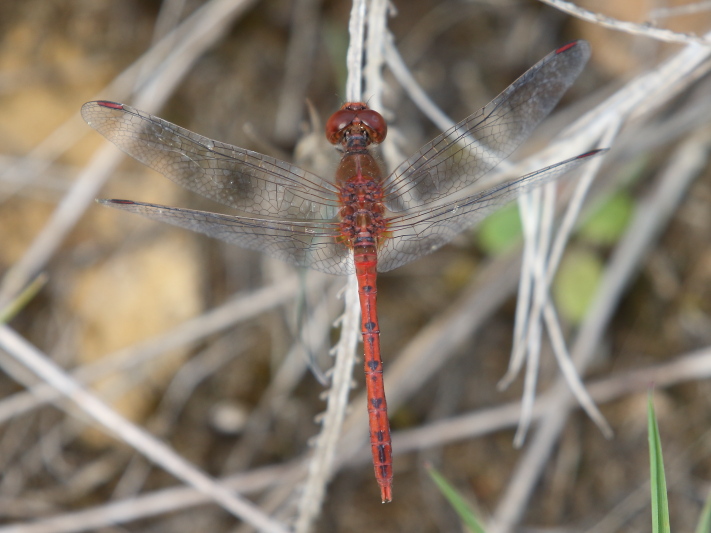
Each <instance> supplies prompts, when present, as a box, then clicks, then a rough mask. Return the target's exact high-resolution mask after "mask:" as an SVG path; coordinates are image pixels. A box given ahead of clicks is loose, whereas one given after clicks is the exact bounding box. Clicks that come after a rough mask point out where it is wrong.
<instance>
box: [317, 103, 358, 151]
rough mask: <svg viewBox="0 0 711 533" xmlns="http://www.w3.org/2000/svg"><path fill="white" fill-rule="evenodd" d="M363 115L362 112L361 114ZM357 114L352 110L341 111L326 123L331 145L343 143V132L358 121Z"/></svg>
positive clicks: (327, 135) (327, 136)
mask: <svg viewBox="0 0 711 533" xmlns="http://www.w3.org/2000/svg"><path fill="white" fill-rule="evenodd" d="M360 113H362V111H361V112H360ZM356 116H357V113H356V112H355V111H352V110H350V109H339V110H338V111H336V112H335V113H334V114H333V115H331V118H329V119H328V122H326V138H327V139H328V142H330V143H331V144H338V143H339V142H341V137H342V136H343V130H345V129H346V128H347V127H348V126H350V125H351V124H352V123H353V121H354V120H355V119H356Z"/></svg>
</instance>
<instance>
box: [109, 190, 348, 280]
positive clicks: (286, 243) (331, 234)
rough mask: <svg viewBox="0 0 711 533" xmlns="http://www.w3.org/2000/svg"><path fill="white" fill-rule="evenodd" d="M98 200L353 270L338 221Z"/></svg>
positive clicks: (274, 252) (309, 263) (329, 267)
mask: <svg viewBox="0 0 711 533" xmlns="http://www.w3.org/2000/svg"><path fill="white" fill-rule="evenodd" d="M99 203H101V204H103V205H108V206H110V207H114V208H116V209H121V210H122V211H129V212H131V213H137V214H139V215H143V216H144V217H148V218H151V219H153V220H158V221H161V222H167V223H168V224H172V225H174V226H179V227H181V228H186V229H189V230H192V231H197V232H199V233H204V234H205V235H209V236H210V237H214V238H216V239H220V240H222V241H225V242H228V243H230V244H236V245H238V246H242V247H244V248H249V249H250V250H257V251H259V252H263V253H265V254H267V255H269V256H271V257H275V258H277V259H280V260H282V261H285V262H287V263H291V264H292V265H296V266H299V267H307V268H312V269H314V270H318V271H320V272H325V273H327V274H340V275H345V274H352V273H353V271H354V270H353V259H352V257H351V252H350V249H349V248H348V247H347V246H345V245H344V244H342V243H341V242H340V241H339V239H338V237H339V235H340V234H339V232H338V224H337V223H333V222H318V221H280V220H269V219H259V218H250V217H240V216H231V215H222V214H219V213H210V212H208V211H196V210H194V209H182V208H179V207H167V206H164V205H156V204H146V203H141V202H131V201H129V200H99Z"/></svg>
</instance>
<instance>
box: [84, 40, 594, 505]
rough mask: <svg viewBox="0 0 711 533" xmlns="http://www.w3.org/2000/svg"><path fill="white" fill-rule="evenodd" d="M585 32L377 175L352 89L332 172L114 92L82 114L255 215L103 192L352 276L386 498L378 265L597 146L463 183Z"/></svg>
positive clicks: (546, 86)
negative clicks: (506, 177)
mask: <svg viewBox="0 0 711 533" xmlns="http://www.w3.org/2000/svg"><path fill="white" fill-rule="evenodd" d="M589 56H590V47H589V45H588V44H587V43H586V42H584V41H575V42H571V43H568V44H566V45H564V46H562V47H560V48H558V49H557V50H555V51H553V52H552V53H550V54H549V55H547V56H546V57H545V58H543V59H542V60H541V61H540V62H538V63H537V64H536V65H534V66H533V67H532V68H531V69H529V70H528V71H527V72H526V73H525V74H523V76H521V77H520V78H519V79H517V80H516V81H515V82H514V83H513V84H512V85H511V86H510V87H508V88H507V89H506V90H505V91H504V92H503V93H501V94H500V95H499V96H497V97H496V98H495V99H494V100H493V101H492V102H490V103H489V104H488V105H486V106H485V107H484V108H482V109H481V110H479V111H478V112H476V113H474V114H473V115H471V116H469V117H467V118H465V119H464V120H463V121H461V122H459V123H458V124H456V125H455V126H453V127H452V128H451V129H449V130H447V131H445V132H444V133H442V134H440V135H439V136H438V137H436V138H435V139H433V140H432V141H431V142H429V143H427V144H426V145H425V146H423V147H422V148H421V149H420V150H419V151H417V152H416V153H415V154H414V155H413V156H412V157H410V158H409V159H407V160H405V161H403V162H402V163H401V164H400V165H399V166H398V167H397V168H396V169H395V171H394V172H393V173H392V174H390V175H389V176H387V177H385V178H383V176H382V174H381V170H380V166H379V165H378V163H377V162H376V160H375V159H374V157H373V156H372V155H371V153H370V151H369V147H370V146H371V145H374V144H378V143H380V142H382V141H383V139H384V138H385V135H386V133H387V125H386V123H385V120H384V119H383V117H382V116H381V115H380V114H379V113H378V112H377V111H374V110H372V109H369V108H368V106H367V105H366V104H364V103H360V102H350V103H347V104H345V105H343V107H341V109H340V110H338V111H336V112H335V113H334V114H333V115H332V116H331V118H329V120H328V122H327V123H326V136H327V138H328V140H329V141H330V142H331V143H332V144H334V145H337V146H338V148H339V150H340V151H342V152H343V157H342V159H341V163H340V165H339V167H338V170H337V171H336V175H335V180H333V181H329V180H326V179H323V178H321V177H319V176H317V175H315V174H312V173H311V172H308V171H306V170H303V169H301V168H299V167H297V166H294V165H292V164H289V163H285V162H284V161H280V160H278V159H274V158H272V157H269V156H266V155H262V154H259V153H257V152H252V151H250V150H245V149H243V148H238V147H236V146H231V145H229V144H224V143H221V142H218V141H213V140H210V139H208V138H206V137H203V136H201V135H198V134H196V133H193V132H191V131H188V130H186V129H183V128H181V127H179V126H176V125H174V124H171V123H170V122H166V121H165V120H162V119H160V118H158V117H154V116H151V115H149V114H147V113H143V112H141V111H138V110H137V109H134V108H132V107H129V106H127V105H124V104H118V103H115V102H107V101H97V102H88V103H86V104H84V106H83V107H82V116H83V117H84V120H86V122H87V123H88V124H89V125H90V126H91V127H93V128H94V129H96V130H97V131H98V132H99V133H101V134H102V135H103V136H105V137H106V138H107V139H108V140H110V141H111V142H113V143H114V144H115V145H116V146H118V147H119V148H120V149H121V150H123V151H124V152H126V153H127V154H129V155H131V156H133V157H134V158H136V159H138V160H139V161H141V162H142V163H144V164H146V165H148V166H149V167H151V168H153V169H154V170H157V171H158V172H160V173H161V174H164V175H165V176H166V177H168V178H169V179H171V180H173V181H174V182H176V183H178V184H179V185H182V186H183V187H185V188H187V189H189V190H191V191H194V192H196V193H198V194H201V195H203V196H205V197H207V198H210V199H211V200H215V201H217V202H220V203H222V204H224V205H226V206H229V207H232V208H235V209H237V210H239V211H242V212H246V213H248V214H249V215H251V216H241V215H240V216H237V215H224V214H218V213H211V212H206V211H196V210H192V209H183V208H178V207H167V206H163V205H155V204H147V203H140V202H132V201H129V200H99V202H100V203H102V204H104V205H108V206H111V207H115V208H118V209H122V210H124V211H130V212H132V213H138V214H140V215H143V216H146V217H148V218H152V219H155V220H160V221H163V222H168V223H170V224H174V225H176V226H181V227H184V228H188V229H191V230H194V231H198V232H201V233H204V234H206V235H209V236H211V237H215V238H218V239H222V240H223V241H226V242H229V243H234V244H238V245H240V246H243V247H245V248H250V249H253V250H259V251H261V252H264V253H266V254H268V255H271V256H273V257H276V258H278V259H281V260H284V261H286V262H288V263H291V264H293V265H296V266H299V267H309V268H313V269H315V270H319V271H321V272H326V273H328V274H342V275H346V274H353V273H355V275H356V276H357V279H358V294H359V298H360V305H361V315H362V316H361V330H362V335H363V344H364V352H365V356H364V359H365V365H364V366H365V375H366V387H367V393H368V414H369V422H370V445H371V449H372V455H373V464H374V467H375V477H376V479H377V481H378V484H379V485H380V491H381V497H382V501H383V502H389V501H391V500H392V479H393V473H392V447H391V444H390V426H389V423H388V415H387V405H386V401H385V390H384V386H383V364H382V360H381V357H380V328H379V326H378V316H377V313H376V295H377V290H376V275H377V274H376V273H377V272H386V271H388V270H392V269H393V268H397V267H399V266H401V265H404V264H406V263H409V262H410V261H413V260H415V259H418V258H420V257H422V256H424V255H427V254H429V253H430V252H433V251H434V250H436V249H437V248H439V247H440V246H442V245H443V244H446V243H447V242H449V241H450V240H452V239H453V238H454V237H455V235H457V234H458V233H459V232H461V231H462V230H464V229H467V228H470V227H471V226H473V225H474V224H476V223H477V222H479V221H480V220H481V219H483V218H484V217H485V216H487V215H488V214H490V213H491V212H492V211H494V210H496V209H497V208H499V207H500V206H502V205H504V204H506V203H508V202H510V201H511V200H513V199H514V198H516V197H517V196H518V195H520V194H522V193H523V192H525V191H528V190H530V189H532V188H534V187H537V186H539V185H541V184H542V183H545V182H548V181H550V180H553V179H555V178H557V177H559V176H560V175H562V174H564V173H566V172H568V171H569V170H571V169H573V168H574V167H577V166H578V165H580V164H581V163H583V162H585V161H587V160H589V159H590V158H591V157H593V156H595V155H597V154H599V153H600V152H601V150H596V151H593V152H588V153H585V154H582V155H579V156H577V157H574V158H572V159H568V160H566V161H562V162H559V163H557V164H555V165H552V166H549V167H547V168H544V169H541V170H538V171H536V172H533V173H531V174H528V175H526V176H523V177H520V178H518V179H515V180H512V181H509V182H507V183H503V184H500V185H496V186H493V187H489V188H487V189H485V190H483V191H479V192H476V193H470V194H468V195H467V194H466V191H465V192H463V193H460V194H456V193H458V192H459V191H461V190H463V189H465V188H467V187H470V186H473V185H474V184H476V183H477V182H478V181H479V180H480V179H481V178H482V177H483V176H484V175H485V174H487V173H488V172H489V171H491V170H492V169H494V168H495V167H496V166H497V165H498V164H499V162H500V161H501V160H503V159H504V158H506V157H508V156H509V155H510V154H511V152H513V151H514V149H515V148H516V147H518V146H519V145H520V144H521V143H522V142H523V141H524V140H525V139H526V138H527V137H528V135H529V134H530V133H531V131H532V130H533V128H534V127H535V126H536V125H537V124H538V123H539V122H540V121H541V120H542V119H543V118H544V117H545V116H546V115H548V113H550V111H551V109H553V107H554V106H555V105H556V104H557V103H558V100H559V99H560V98H561V96H562V95H563V93H564V92H565V91H566V90H567V89H568V87H570V85H572V83H573V81H574V80H575V79H576V78H577V76H578V74H580V72H581V71H582V69H583V66H584V65H585V63H586V61H587V59H588V57H589Z"/></svg>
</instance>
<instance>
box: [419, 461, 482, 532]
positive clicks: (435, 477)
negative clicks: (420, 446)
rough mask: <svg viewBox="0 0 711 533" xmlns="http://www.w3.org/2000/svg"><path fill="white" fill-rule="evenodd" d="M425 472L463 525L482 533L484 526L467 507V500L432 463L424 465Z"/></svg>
mask: <svg viewBox="0 0 711 533" xmlns="http://www.w3.org/2000/svg"><path fill="white" fill-rule="evenodd" d="M426 468H427V473H428V474H429V475H430V477H431V478H432V481H434V482H435V484H436V485H437V488H439V491H440V492H441V493H442V495H443V496H444V497H445V498H447V501H448V502H449V504H450V505H451V506H452V508H453V509H454V510H455V511H456V512H457V514H458V515H459V518H461V520H462V522H463V523H464V525H465V526H466V527H467V529H468V530H469V531H472V533H484V528H483V527H482V526H481V524H480V523H479V521H478V520H477V518H476V515H475V514H474V511H473V510H472V509H471V507H469V505H468V504H467V502H466V501H465V500H464V498H462V496H461V495H460V494H459V493H458V492H457V491H456V489H455V488H454V487H452V485H450V483H449V482H448V481H447V480H446V479H445V478H444V476H442V474H440V473H439V472H437V470H435V469H434V467H433V466H432V465H426Z"/></svg>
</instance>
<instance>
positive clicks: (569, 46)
mask: <svg viewBox="0 0 711 533" xmlns="http://www.w3.org/2000/svg"><path fill="white" fill-rule="evenodd" d="M577 45H578V41H573V42H572V43H568V44H564V45H563V46H561V47H560V48H558V49H557V50H556V51H555V53H556V54H562V53H563V52H565V51H566V50H570V49H571V48H573V47H574V46H577Z"/></svg>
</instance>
